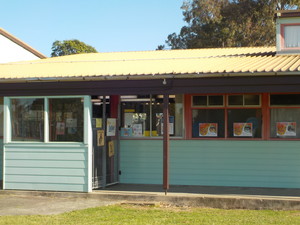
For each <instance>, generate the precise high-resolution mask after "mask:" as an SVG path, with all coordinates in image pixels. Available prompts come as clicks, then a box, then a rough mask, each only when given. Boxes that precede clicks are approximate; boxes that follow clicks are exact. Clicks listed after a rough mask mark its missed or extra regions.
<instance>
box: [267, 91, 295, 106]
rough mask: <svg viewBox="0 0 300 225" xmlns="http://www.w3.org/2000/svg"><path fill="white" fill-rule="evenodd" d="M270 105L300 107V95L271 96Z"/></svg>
mask: <svg viewBox="0 0 300 225" xmlns="http://www.w3.org/2000/svg"><path fill="white" fill-rule="evenodd" d="M270 105H271V106H275V105H300V95H299V94H290V95H271V96H270Z"/></svg>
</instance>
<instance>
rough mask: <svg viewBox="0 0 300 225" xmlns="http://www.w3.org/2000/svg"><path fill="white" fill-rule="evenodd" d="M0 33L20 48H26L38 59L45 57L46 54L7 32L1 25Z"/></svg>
mask: <svg viewBox="0 0 300 225" xmlns="http://www.w3.org/2000/svg"><path fill="white" fill-rule="evenodd" d="M0 34H1V35H3V36H4V37H6V38H8V39H9V40H11V41H12V42H14V43H16V44H17V45H19V46H21V47H22V48H24V49H26V50H27V51H29V52H31V53H32V54H34V55H35V56H37V57H39V58H40V59H45V58H47V56H45V55H44V54H42V53H41V52H39V51H37V50H36V49H34V48H32V47H31V46H29V45H28V44H26V43H25V42H23V41H21V40H20V39H19V38H16V37H15V36H13V35H12V34H10V33H9V32H7V31H6V30H4V29H3V28H1V27H0Z"/></svg>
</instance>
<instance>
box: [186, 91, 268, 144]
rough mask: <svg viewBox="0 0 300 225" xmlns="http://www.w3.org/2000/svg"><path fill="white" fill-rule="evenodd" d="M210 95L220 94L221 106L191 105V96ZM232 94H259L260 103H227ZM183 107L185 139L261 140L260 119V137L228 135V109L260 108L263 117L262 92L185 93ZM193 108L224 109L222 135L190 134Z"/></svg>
mask: <svg viewBox="0 0 300 225" xmlns="http://www.w3.org/2000/svg"><path fill="white" fill-rule="evenodd" d="M212 95H222V96H223V101H224V102H223V106H206V107H205V106H194V105H193V96H212ZM234 95H243V96H244V95H259V98H260V104H259V105H257V106H256V105H246V106H241V105H234V106H229V105H228V97H229V96H234ZM185 102H186V104H185V108H186V115H189V116H187V117H186V118H185V123H186V137H187V139H191V140H212V141H213V140H248V141H250V140H251V141H252V140H263V139H264V136H265V135H264V123H263V120H262V125H261V128H262V131H261V137H260V138H247V137H228V109H261V112H262V117H263V118H264V116H263V114H264V109H263V94H262V93H234V94H187V95H186V97H185ZM243 104H244V97H243ZM195 109H224V127H225V130H224V137H207V138H206V137H193V136H192V118H193V113H192V111H193V110H195Z"/></svg>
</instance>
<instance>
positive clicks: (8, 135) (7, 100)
mask: <svg viewBox="0 0 300 225" xmlns="http://www.w3.org/2000/svg"><path fill="white" fill-rule="evenodd" d="M32 98H37V99H43V100H44V139H43V141H39V142H35V141H13V140H12V129H11V119H12V118H11V100H12V99H32ZM66 98H69V99H70V98H80V99H83V102H82V105H83V112H82V113H83V140H82V141H80V142H75V141H59V142H58V141H50V130H49V129H50V127H49V113H50V112H49V99H66ZM89 102H90V96H86V95H68V96H11V97H4V123H3V126H4V134H5V135H4V138H3V142H4V143H24V144H25V143H26V144H42V143H53V144H63V143H79V144H87V143H88V142H89V140H88V139H89V138H88V135H87V133H88V126H89V125H88V124H87V122H88V118H89V117H90V116H89V112H88V111H87V108H90V104H89ZM89 111H90V110H89Z"/></svg>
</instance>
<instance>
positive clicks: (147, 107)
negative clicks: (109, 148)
mask: <svg viewBox="0 0 300 225" xmlns="http://www.w3.org/2000/svg"><path fill="white" fill-rule="evenodd" d="M133 97H134V96H133ZM121 101H122V106H121V112H122V123H121V124H122V128H121V136H123V137H126V136H129V137H143V136H144V137H157V136H162V135H163V95H151V96H150V95H146V96H145V95H138V96H135V97H134V98H131V97H130V96H121ZM169 116H170V117H169V124H170V125H169V132H170V135H171V136H182V132H183V131H182V129H183V128H182V126H183V125H182V124H183V96H182V95H170V96H169Z"/></svg>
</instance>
